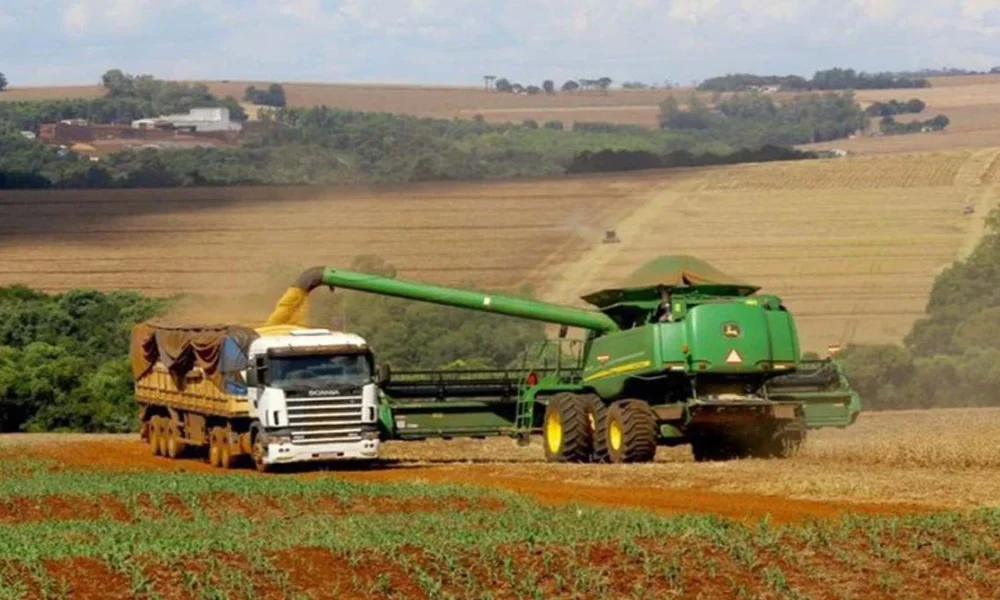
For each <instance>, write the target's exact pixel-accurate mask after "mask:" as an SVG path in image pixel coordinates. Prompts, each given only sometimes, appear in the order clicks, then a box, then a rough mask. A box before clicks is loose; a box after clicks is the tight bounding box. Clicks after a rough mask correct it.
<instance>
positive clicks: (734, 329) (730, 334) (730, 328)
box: [722, 323, 743, 338]
mask: <svg viewBox="0 0 1000 600" xmlns="http://www.w3.org/2000/svg"><path fill="white" fill-rule="evenodd" d="M742 334H743V331H742V330H741V329H740V326H739V325H737V324H736V323H726V324H724V325H723V326H722V335H723V336H724V337H727V338H738V337H740V336H741V335H742Z"/></svg>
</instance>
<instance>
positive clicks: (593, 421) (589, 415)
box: [587, 413, 597, 433]
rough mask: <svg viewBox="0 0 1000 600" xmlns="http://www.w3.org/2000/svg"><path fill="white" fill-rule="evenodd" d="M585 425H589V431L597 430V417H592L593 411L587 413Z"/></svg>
mask: <svg viewBox="0 0 1000 600" xmlns="http://www.w3.org/2000/svg"><path fill="white" fill-rule="evenodd" d="M587 425H589V426H590V432H591V433H594V432H595V431H597V419H595V418H594V413H587Z"/></svg>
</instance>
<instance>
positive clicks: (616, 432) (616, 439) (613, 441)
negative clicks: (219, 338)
mask: <svg viewBox="0 0 1000 600" xmlns="http://www.w3.org/2000/svg"><path fill="white" fill-rule="evenodd" d="M608 444H610V445H611V447H612V448H614V449H615V450H618V449H619V448H621V447H622V426H621V424H620V423H618V421H611V423H609V424H608Z"/></svg>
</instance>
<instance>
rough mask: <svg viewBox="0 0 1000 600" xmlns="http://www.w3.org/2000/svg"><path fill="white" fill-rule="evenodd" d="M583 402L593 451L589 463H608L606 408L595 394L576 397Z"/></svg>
mask: <svg viewBox="0 0 1000 600" xmlns="http://www.w3.org/2000/svg"><path fill="white" fill-rule="evenodd" d="M578 397H579V398H580V400H581V401H582V402H583V409H584V410H585V411H586V413H587V430H588V431H589V432H590V439H591V444H593V451H592V452H591V455H590V461H591V462H595V463H606V462H608V407H607V405H606V404H604V401H603V400H601V397H600V396H598V395H596V394H585V395H581V396H578Z"/></svg>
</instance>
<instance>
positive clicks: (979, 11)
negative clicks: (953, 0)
mask: <svg viewBox="0 0 1000 600" xmlns="http://www.w3.org/2000/svg"><path fill="white" fill-rule="evenodd" d="M961 4H962V14H963V15H965V16H966V17H969V18H971V19H976V20H982V19H983V18H984V17H985V16H986V15H987V14H988V13H991V12H995V11H1000V0H962V2H961Z"/></svg>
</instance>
